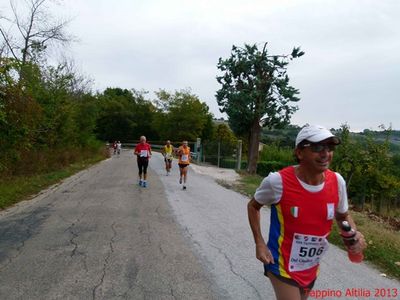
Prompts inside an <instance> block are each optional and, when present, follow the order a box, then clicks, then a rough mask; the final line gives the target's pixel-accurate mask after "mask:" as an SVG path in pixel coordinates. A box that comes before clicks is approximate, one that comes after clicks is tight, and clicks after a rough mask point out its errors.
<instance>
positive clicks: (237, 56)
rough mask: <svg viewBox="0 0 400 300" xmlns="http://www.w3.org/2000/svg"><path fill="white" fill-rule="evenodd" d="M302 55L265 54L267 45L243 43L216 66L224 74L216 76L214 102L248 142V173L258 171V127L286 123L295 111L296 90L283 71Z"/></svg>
mask: <svg viewBox="0 0 400 300" xmlns="http://www.w3.org/2000/svg"><path fill="white" fill-rule="evenodd" d="M303 54H304V52H302V51H300V48H294V49H293V51H292V53H291V54H290V55H268V52H267V43H265V44H264V47H263V49H262V51H259V50H258V48H257V46H256V45H252V46H251V45H247V44H245V46H244V48H239V47H236V46H233V47H232V52H231V57H230V58H228V59H222V58H220V59H219V62H218V65H217V67H218V69H219V70H221V71H222V72H223V74H222V75H221V76H217V81H218V83H220V84H221V85H222V87H221V89H219V90H218V91H217V94H216V98H217V102H218V105H219V106H220V107H221V108H220V111H221V112H226V113H227V115H228V117H229V125H230V127H231V128H232V130H233V131H234V132H235V134H236V135H237V136H243V137H245V138H246V139H247V142H248V147H249V151H248V152H249V153H248V154H249V155H248V172H249V173H251V174H254V173H255V172H256V170H257V160H258V144H259V141H260V133H261V128H262V127H269V128H273V127H279V126H282V125H284V124H288V122H289V120H290V116H291V115H292V114H293V113H294V112H295V111H296V110H297V107H296V106H295V105H292V104H291V102H297V101H299V100H300V99H299V98H298V97H296V95H297V94H299V91H298V90H297V89H295V88H293V87H292V86H290V85H289V77H288V76H287V74H286V70H287V65H288V63H289V60H291V59H293V58H296V57H300V56H302V55H303Z"/></svg>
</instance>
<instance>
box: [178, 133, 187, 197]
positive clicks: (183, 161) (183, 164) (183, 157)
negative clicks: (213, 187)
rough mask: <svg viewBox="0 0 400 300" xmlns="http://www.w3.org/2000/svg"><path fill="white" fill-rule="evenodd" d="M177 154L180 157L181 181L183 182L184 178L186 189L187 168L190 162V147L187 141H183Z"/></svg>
mask: <svg viewBox="0 0 400 300" xmlns="http://www.w3.org/2000/svg"><path fill="white" fill-rule="evenodd" d="M177 154H178V157H179V162H178V165H179V175H180V176H179V183H180V184H182V179H183V187H182V189H184V190H186V180H187V170H188V167H189V164H190V147H189V146H188V142H187V141H183V142H182V146H180V147H179V148H178V150H177Z"/></svg>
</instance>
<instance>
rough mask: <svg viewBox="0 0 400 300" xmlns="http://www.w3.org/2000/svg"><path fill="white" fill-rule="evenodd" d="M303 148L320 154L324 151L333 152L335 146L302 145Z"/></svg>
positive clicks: (320, 144)
mask: <svg viewBox="0 0 400 300" xmlns="http://www.w3.org/2000/svg"><path fill="white" fill-rule="evenodd" d="M302 147H303V148H307V147H310V149H311V151H312V152H316V153H317V152H321V151H324V150H328V152H332V151H334V150H335V147H336V145H335V144H322V143H309V144H304V145H303V146H302Z"/></svg>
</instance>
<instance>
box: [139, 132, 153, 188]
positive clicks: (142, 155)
mask: <svg viewBox="0 0 400 300" xmlns="http://www.w3.org/2000/svg"><path fill="white" fill-rule="evenodd" d="M135 155H137V165H138V168H139V185H140V186H142V187H147V167H148V165H149V159H150V157H151V147H150V145H149V144H147V143H146V137H145V136H143V135H142V136H141V137H140V143H139V144H137V145H136V148H135ZM142 175H143V179H142Z"/></svg>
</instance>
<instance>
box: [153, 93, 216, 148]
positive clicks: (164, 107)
mask: <svg viewBox="0 0 400 300" xmlns="http://www.w3.org/2000/svg"><path fill="white" fill-rule="evenodd" d="M156 95H157V97H158V99H157V100H156V101H155V104H156V106H157V107H158V109H159V111H160V112H161V115H160V114H159V115H158V118H157V121H156V124H155V126H156V127H157V129H158V131H159V132H160V137H161V138H162V139H172V137H173V138H174V139H175V140H178V141H182V140H188V141H195V140H196V138H198V137H201V138H202V139H203V140H207V139H208V138H210V137H211V135H212V119H213V116H212V114H211V113H210V112H209V108H208V106H207V104H205V103H204V102H201V101H200V99H199V98H198V97H197V96H196V95H193V94H192V93H191V91H190V90H181V91H176V92H175V94H171V93H169V92H167V91H165V90H160V91H158V92H156Z"/></svg>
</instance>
